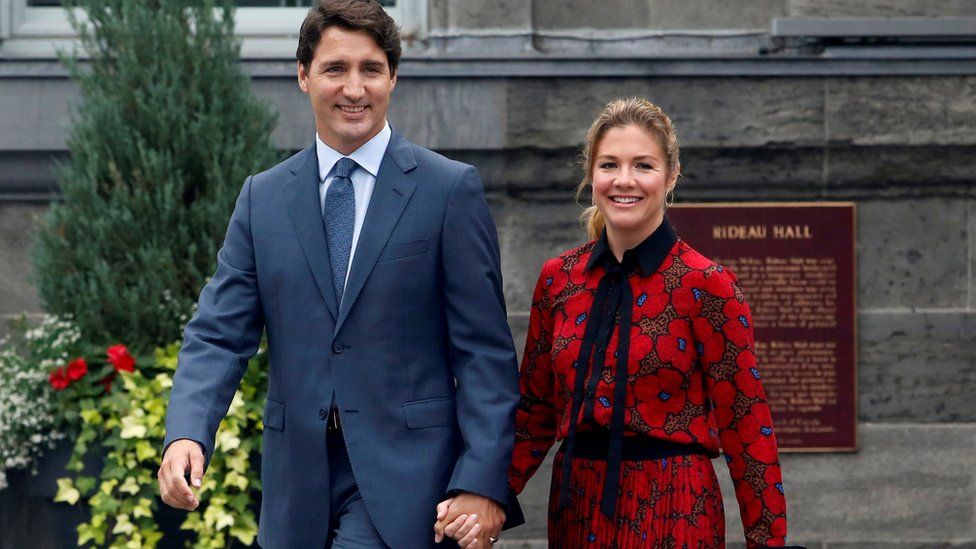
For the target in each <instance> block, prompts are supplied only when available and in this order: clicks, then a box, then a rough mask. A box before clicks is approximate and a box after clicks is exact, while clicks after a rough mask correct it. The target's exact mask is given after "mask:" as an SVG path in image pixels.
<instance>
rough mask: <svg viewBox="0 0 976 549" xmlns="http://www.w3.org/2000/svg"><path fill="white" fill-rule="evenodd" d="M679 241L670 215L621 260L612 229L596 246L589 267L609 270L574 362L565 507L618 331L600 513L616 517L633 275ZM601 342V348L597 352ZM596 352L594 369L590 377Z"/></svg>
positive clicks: (649, 269) (562, 485) (650, 267)
mask: <svg viewBox="0 0 976 549" xmlns="http://www.w3.org/2000/svg"><path fill="white" fill-rule="evenodd" d="M677 241H678V236H677V234H676V233H675V231H674V228H673V227H672V226H671V223H670V222H669V221H668V220H667V219H666V218H665V220H664V221H663V222H662V223H661V225H660V226H659V227H658V228H657V229H656V230H655V231H654V232H653V233H652V234H651V235H650V236H649V237H648V238H647V239H646V240H645V241H644V242H642V243H641V244H640V245H638V246H637V247H636V248H634V249H632V250H628V251H627V252H625V253H624V257H623V261H622V262H618V261H617V260H616V258H614V257H613V254H612V253H611V252H610V249H609V245H608V242H607V236H606V233H604V234H603V236H602V237H601V238H600V240H598V241H597V243H596V244H595V245H594V248H593V251H592V253H591V255H590V260H589V262H588V263H587V269H591V268H594V267H596V266H597V264H603V265H604V266H605V272H604V274H603V277H602V278H601V279H600V282H599V284H598V285H597V289H596V295H595V296H594V298H593V304H592V305H591V306H590V311H589V313H587V316H586V319H585V320H586V330H585V331H584V333H583V342H582V344H581V345H580V351H579V356H578V357H577V359H576V362H575V363H574V364H573V366H574V368H575V370H576V382H575V384H574V390H573V403H572V409H571V411H570V421H569V431H568V433H567V434H566V441H565V443H564V444H565V445H564V453H563V470H562V475H561V478H560V481H559V509H565V508H567V507H569V505H570V501H571V498H570V493H569V484H570V477H571V470H572V462H573V453H574V451H575V446H576V431H577V429H576V426H577V423H578V422H579V420H580V412H581V411H582V412H583V420H584V421H586V420H587V419H589V420H591V422H592V420H593V417H594V408H595V406H596V387H597V385H598V384H599V381H600V376H601V375H602V374H603V367H604V364H605V359H606V347H607V345H608V344H609V343H610V339H611V338H612V336H613V330H614V328H617V330H618V336H617V353H616V355H615V358H616V366H617V367H616V371H615V373H614V376H613V377H614V386H613V410H612V411H611V415H610V444H609V448H608V449H607V478H606V480H605V481H604V484H603V496H602V500H601V502H600V512H602V513H603V514H604V515H605V516H607V517H608V518H611V517H613V515H614V512H615V510H616V506H617V490H619V489H620V466H621V463H622V461H623V446H624V420H625V419H626V407H627V360H628V357H629V354H630V330H631V328H632V326H631V324H632V323H633V311H634V295H633V291H632V290H631V287H630V276H631V275H633V274H636V273H637V271H638V270H639V271H641V272H642V273H643V274H644V275H645V276H647V275H650V274H652V273H654V272H655V271H656V270H657V268H658V267H659V266H660V265H661V262H662V261H664V258H665V257H667V255H668V253H670V251H671V248H672V247H673V246H674V244H675V243H676V242H677ZM594 347H595V352H594ZM591 356H592V359H593V360H592V364H593V369H592V371H591V373H590V379H589V380H587V379H586V374H587V372H588V371H590V368H589V366H590V359H591Z"/></svg>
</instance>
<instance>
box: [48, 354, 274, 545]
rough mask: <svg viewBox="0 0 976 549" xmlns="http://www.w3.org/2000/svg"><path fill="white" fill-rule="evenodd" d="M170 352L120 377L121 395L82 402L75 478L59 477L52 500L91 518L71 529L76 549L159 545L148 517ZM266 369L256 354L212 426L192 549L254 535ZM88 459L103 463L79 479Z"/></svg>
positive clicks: (190, 520)
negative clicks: (95, 472) (218, 421)
mask: <svg viewBox="0 0 976 549" xmlns="http://www.w3.org/2000/svg"><path fill="white" fill-rule="evenodd" d="M178 351H179V346H178V345H177V344H174V345H171V346H169V347H166V348H161V349H157V351H156V359H155V365H154V367H153V368H147V369H136V370H135V371H133V372H119V378H120V380H121V382H122V390H116V391H113V392H112V393H110V394H107V395H103V396H101V397H100V398H97V399H89V400H83V401H81V402H80V404H79V408H80V410H79V416H80V418H81V422H80V429H79V431H78V435H77V438H76V439H75V445H74V449H73V453H72V457H71V460H70V461H69V462H68V469H69V470H70V471H74V472H75V473H76V475H75V476H73V477H65V478H61V479H59V480H58V488H59V489H58V493H57V495H56V496H55V501H61V502H65V503H69V504H71V505H77V504H79V503H83V504H84V505H86V506H87V507H88V508H89V510H90V512H91V515H90V516H91V518H90V519H89V520H88V521H87V522H84V523H82V524H80V525H79V526H78V545H79V546H80V545H85V544H88V543H94V544H96V545H98V546H108V547H155V546H156V545H157V544H158V543H159V542H160V541H161V540H162V539H163V536H164V532H162V531H161V530H160V528H159V526H158V524H157V521H156V519H155V517H154V515H155V512H156V510H157V509H158V507H159V505H161V502H160V499H159V490H158V488H157V486H156V470H157V468H158V467H159V462H160V452H161V450H162V443H163V436H164V419H165V414H166V405H167V402H168V401H169V393H170V390H171V388H172V385H173V374H174V373H175V372H176V356H177V353H178ZM266 362H267V361H266V355H265V353H264V351H263V350H262V351H260V352H259V353H258V355H257V356H255V358H254V359H252V361H251V365H250V367H249V368H248V371H247V373H246V375H245V377H244V380H243V381H242V383H241V386H240V387H239V389H238V390H237V392H236V393H235V395H234V399H233V402H232V403H231V405H230V409H229V410H228V412H227V416H226V417H225V418H224V420H223V422H222V423H221V424H220V429H219V430H218V433H217V440H216V450H215V452H214V456H213V458H212V459H211V462H210V466H209V468H208V469H207V472H206V474H205V475H204V478H203V485H202V486H201V487H200V489H199V499H200V502H201V505H200V507H199V508H198V509H197V510H196V511H194V512H191V513H188V515H187V518H186V520H185V521H184V522H183V524H182V526H181V528H182V529H184V530H189V531H191V532H193V533H194V534H195V535H194V536H193V538H194V539H193V540H191V542H190V546H192V547H199V548H222V547H229V546H233V545H237V544H242V545H245V546H247V545H251V544H252V543H253V542H254V540H255V538H256V536H257V520H256V516H255V515H256V511H257V509H256V507H257V505H256V502H257V500H258V497H259V494H260V490H261V485H260V480H259V476H258V471H257V470H256V468H255V467H253V466H252V464H253V461H252V459H253V458H254V457H255V456H257V455H260V452H261V430H262V424H261V415H262V411H263V408H264V394H265V387H266V385H267V368H266V366H267V364H266ZM88 455H95V456H101V457H102V460H103V461H102V466H101V470H100V471H99V473H98V475H97V476H85V475H83V474H82V470H83V461H84V460H85V458H86V456H88Z"/></svg>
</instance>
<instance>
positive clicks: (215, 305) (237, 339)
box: [165, 132, 518, 548]
mask: <svg viewBox="0 0 976 549" xmlns="http://www.w3.org/2000/svg"><path fill="white" fill-rule="evenodd" d="M318 173H319V172H318V160H317V157H316V154H315V146H314V144H313V145H312V146H311V147H309V148H307V149H305V150H304V151H302V152H300V153H298V154H296V155H295V156H293V157H291V158H289V159H288V160H285V161H284V162H282V163H281V164H278V165H277V166H275V167H274V168H271V169H270V170H268V171H266V172H262V173H259V174H257V175H254V176H252V177H249V178H248V179H247V180H246V181H245V182H244V186H243V189H242V190H241V194H240V196H239V198H238V200H237V205H236V207H235V209H234V213H233V216H232V217H231V220H230V224H229V226H228V228H227V236H226V238H225V240H224V245H223V247H222V248H221V250H220V252H219V254H218V257H217V259H218V266H217V271H216V273H215V274H214V276H213V278H212V279H211V280H210V282H209V283H208V284H207V285H206V287H205V288H204V289H203V291H202V292H201V294H200V300H199V307H198V310H197V313H196V315H195V316H194V318H193V319H192V320H191V321H190V323H189V324H187V326H186V330H185V334H184V337H185V340H184V343H183V348H182V350H181V351H180V357H179V368H178V369H177V372H176V376H175V378H174V380H173V392H172V396H171V398H170V403H169V409H168V411H167V416H166V441H165V444H166V445H168V444H169V443H170V442H172V441H173V440H176V439H179V438H188V439H192V440H196V441H198V442H199V443H200V444H201V445H202V446H203V447H204V450H205V452H204V453H205V455H206V456H207V458H208V459H209V457H210V456H211V455H212V454H213V449H214V437H215V433H216V431H217V426H218V425H219V423H220V421H221V419H222V418H223V416H224V414H226V412H227V408H228V406H229V404H230V401H231V398H232V396H233V394H234V391H235V390H236V388H237V386H238V384H239V383H240V380H241V377H242V376H243V374H244V370H245V368H246V367H247V361H248V359H249V358H250V357H251V356H252V355H253V354H254V353H255V352H256V350H257V347H258V344H259V341H260V339H261V333H262V330H266V331H267V337H268V352H269V354H270V372H269V374H270V380H269V386H268V400H267V407H266V408H265V413H264V452H263V456H262V463H261V474H262V485H263V503H262V507H261V520H260V533H259V536H258V541H259V543H260V544H261V545H262V546H264V547H269V548H277V547H295V548H307V547H322V546H323V545H324V543H325V540H326V535H327V526H328V517H329V508H328V506H329V478H328V463H327V452H326V437H325V421H323V419H322V416H321V414H320V410H323V409H328V407H329V404H330V399H331V398H332V393H333V391H335V395H336V400H337V404H338V407H339V410H340V414H341V418H342V424H343V435H344V437H345V441H346V445H347V447H348V453H349V459H350V461H351V463H352V467H353V471H354V474H355V477H356V482H357V483H358V486H359V490H360V492H361V493H362V496H363V499H364V500H365V503H366V508H367V510H368V511H369V514H370V516H371V518H372V519H373V522H374V524H375V525H376V528H377V529H378V530H379V533H380V534H381V535H382V537H383V539H384V540H385V541H386V543H387V544H388V545H390V546H391V547H394V548H400V547H411V548H413V547H427V546H430V545H432V544H433V541H432V539H433V533H432V527H433V522H434V515H435V505H436V503H437V502H438V501H440V500H441V499H442V498H443V497H444V495H445V493H447V492H449V491H451V490H465V491H469V492H474V493H477V494H481V495H484V496H487V497H490V498H492V499H494V500H496V501H499V502H502V503H508V502H509V499H508V491H507V486H508V482H507V475H508V467H509V463H510V461H511V453H512V444H513V441H514V432H513V429H514V424H513V418H514V411H515V406H516V404H517V401H518V382H517V364H516V358H515V351H514V348H513V345H512V336H511V333H510V331H509V328H508V323H507V318H506V313H505V303H504V298H503V295H502V280H501V272H500V267H499V252H498V240H497V236H496V233H495V226H494V223H493V222H492V219H491V216H490V214H489V211H488V207H487V204H486V203H485V200H484V195H483V189H482V185H481V181H480V179H479V177H478V174H477V171H476V170H475V169H474V168H473V167H471V166H468V165H465V164H461V163H459V162H455V161H452V160H448V159H446V158H444V157H442V156H440V155H438V154H436V153H433V152H431V151H429V150H427V149H424V148H422V147H419V146H417V145H414V144H412V143H409V142H408V141H406V140H405V139H404V138H403V137H402V136H400V135H399V134H398V133H396V132H394V133H393V135H392V137H391V139H390V143H389V146H388V148H387V151H386V154H385V156H384V158H383V162H382V164H381V166H380V169H379V174H378V175H377V178H376V186H375V189H374V191H373V195H372V198H371V201H370V204H369V209H368V211H367V213H366V218H365V221H364V224H363V228H362V231H361V234H360V237H359V242H358V245H357V249H356V254H355V257H354V260H353V264H352V266H351V270H350V274H349V279H348V282H347V285H346V290H345V295H344V297H343V299H342V306H341V307H339V308H337V307H336V304H335V293H334V291H333V288H332V277H331V274H330V273H331V271H330V268H329V257H328V249H327V245H326V239H325V231H324V229H323V223H322V215H321V213H320V209H319V194H318V186H319V181H318ZM516 505H517V504H516Z"/></svg>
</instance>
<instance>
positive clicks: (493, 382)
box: [441, 166, 518, 506]
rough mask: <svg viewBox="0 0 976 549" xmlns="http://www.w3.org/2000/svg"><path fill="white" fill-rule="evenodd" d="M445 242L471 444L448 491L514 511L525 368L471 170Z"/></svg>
mask: <svg viewBox="0 0 976 549" xmlns="http://www.w3.org/2000/svg"><path fill="white" fill-rule="evenodd" d="M441 238H442V240H441V247H442V250H441V252H442V257H443V260H442V264H443V281H444V296H445V303H446V318H447V336H448V345H449V357H450V364H451V368H452V370H453V375H454V378H455V380H456V382H457V388H456V395H457V397H456V398H457V414H458V424H459V426H460V430H461V436H462V438H463V439H464V447H463V449H462V451H461V455H460V456H459V458H458V460H457V463H456V465H455V467H454V471H453V474H452V476H451V479H450V482H449V484H448V491H455V490H460V491H465V492H472V493H475V494H479V495H482V496H486V497H488V498H491V499H493V500H495V501H496V502H499V503H500V504H502V505H503V506H508V505H511V501H510V495H509V491H508V468H509V465H510V464H511V459H512V444H513V441H514V414H515V406H516V404H517V403H518V381H517V365H518V364H517V360H516V356H515V349H514V346H513V342H512V334H511V331H510V330H509V327H508V317H507V314H506V311H505V298H504V295H503V294H502V275H501V260H500V258H499V250H498V236H497V234H496V232H495V224H494V222H493V221H492V218H491V214H490V213H489V211H488V204H487V203H486V202H485V198H484V190H483V188H482V185H481V179H480V178H479V177H478V172H477V171H476V170H475V169H474V168H473V167H471V166H465V167H464V168H463V169H462V170H461V171H460V173H459V174H458V175H457V177H456V179H455V181H454V184H453V186H452V189H451V191H450V196H449V197H448V200H447V206H446V209H445V213H444V223H443V232H442V237H441Z"/></svg>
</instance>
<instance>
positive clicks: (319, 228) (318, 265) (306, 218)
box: [284, 142, 338, 318]
mask: <svg viewBox="0 0 976 549" xmlns="http://www.w3.org/2000/svg"><path fill="white" fill-rule="evenodd" d="M302 156H303V157H304V161H302V160H301V158H302V157H299V158H298V159H296V162H295V167H294V168H292V170H291V172H292V174H294V175H295V179H293V180H292V181H291V183H290V184H288V185H285V189H284V198H285V202H286V204H287V209H288V216H289V217H290V218H291V222H292V225H294V227H295V233H296V234H297V235H298V241H299V242H301V246H302V251H303V252H304V253H305V260H306V261H308V266H309V267H310V268H311V269H312V276H313V277H315V284H316V285H317V286H318V288H319V292H320V293H321V294H322V299H324V300H325V304H326V306H328V307H329V312H330V313H332V318H337V315H338V311H336V298H335V290H333V288H332V270H331V268H330V267H329V265H330V264H329V246H328V243H327V242H326V240H325V226H324V225H323V223H322V211H321V209H320V201H319V166H318V157H317V156H316V154H315V143H314V142H313V143H312V146H311V147H309V148H307V149H305V151H304V152H303V154H302Z"/></svg>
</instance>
